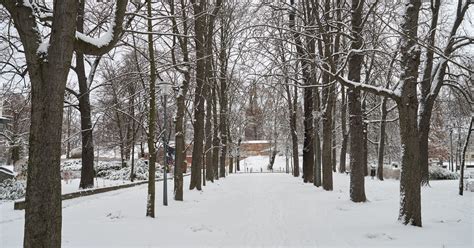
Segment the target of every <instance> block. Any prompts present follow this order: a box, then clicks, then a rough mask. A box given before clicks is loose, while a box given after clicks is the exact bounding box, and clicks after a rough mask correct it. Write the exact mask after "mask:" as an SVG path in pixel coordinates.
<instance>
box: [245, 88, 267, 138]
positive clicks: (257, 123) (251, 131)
mask: <svg viewBox="0 0 474 248" xmlns="http://www.w3.org/2000/svg"><path fill="white" fill-rule="evenodd" d="M257 89H258V88H257V86H256V85H255V84H254V85H252V87H251V89H250V92H249V97H250V99H249V106H248V107H247V109H246V110H245V117H246V120H247V125H246V127H245V139H246V140H259V139H261V138H262V133H263V130H262V126H263V120H262V117H263V115H262V109H261V108H260V106H259V105H258V102H257V99H258V97H257Z"/></svg>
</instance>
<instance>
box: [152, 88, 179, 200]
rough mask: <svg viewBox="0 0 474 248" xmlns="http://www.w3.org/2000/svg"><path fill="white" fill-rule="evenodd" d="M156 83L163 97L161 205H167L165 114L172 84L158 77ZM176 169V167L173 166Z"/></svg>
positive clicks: (166, 133)
mask: <svg viewBox="0 0 474 248" xmlns="http://www.w3.org/2000/svg"><path fill="white" fill-rule="evenodd" d="M156 85H158V87H159V88H160V91H161V96H162V97H163V136H162V137H163V138H162V140H163V163H164V165H163V205H164V206H168V176H167V173H168V131H169V130H168V127H167V123H168V120H167V114H166V107H167V106H166V104H167V102H168V96H169V95H170V94H171V91H172V85H171V84H170V83H166V82H163V81H161V80H160V79H157V80H156ZM175 170H176V168H175Z"/></svg>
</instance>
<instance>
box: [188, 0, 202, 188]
mask: <svg viewBox="0 0 474 248" xmlns="http://www.w3.org/2000/svg"><path fill="white" fill-rule="evenodd" d="M192 4H193V9H194V32H195V38H194V40H195V45H196V89H195V92H194V119H195V121H194V137H193V140H194V143H193V155H192V164H191V183H190V185H189V189H190V190H193V189H197V190H201V167H202V154H203V140H204V116H205V112H204V102H205V99H204V95H203V94H204V91H203V89H204V88H203V87H204V84H205V83H206V82H205V81H206V58H205V57H206V47H205V35H206V15H205V13H206V9H205V6H206V4H205V1H204V0H200V2H199V3H198V2H197V1H196V0H193V1H192Z"/></svg>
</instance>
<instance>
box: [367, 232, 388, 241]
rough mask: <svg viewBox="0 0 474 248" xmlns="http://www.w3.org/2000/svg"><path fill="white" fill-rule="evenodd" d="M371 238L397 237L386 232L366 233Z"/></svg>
mask: <svg viewBox="0 0 474 248" xmlns="http://www.w3.org/2000/svg"><path fill="white" fill-rule="evenodd" d="M365 236H366V237H367V238H369V239H384V240H394V239H395V238H394V237H392V236H390V235H388V234H386V233H368V234H366V235H365Z"/></svg>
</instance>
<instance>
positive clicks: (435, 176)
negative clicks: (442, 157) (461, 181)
mask: <svg viewBox="0 0 474 248" xmlns="http://www.w3.org/2000/svg"><path fill="white" fill-rule="evenodd" d="M429 175H430V180H453V179H458V178H459V175H458V174H457V173H454V172H451V171H449V170H447V169H444V168H442V167H439V166H436V165H434V166H430V167H429Z"/></svg>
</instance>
